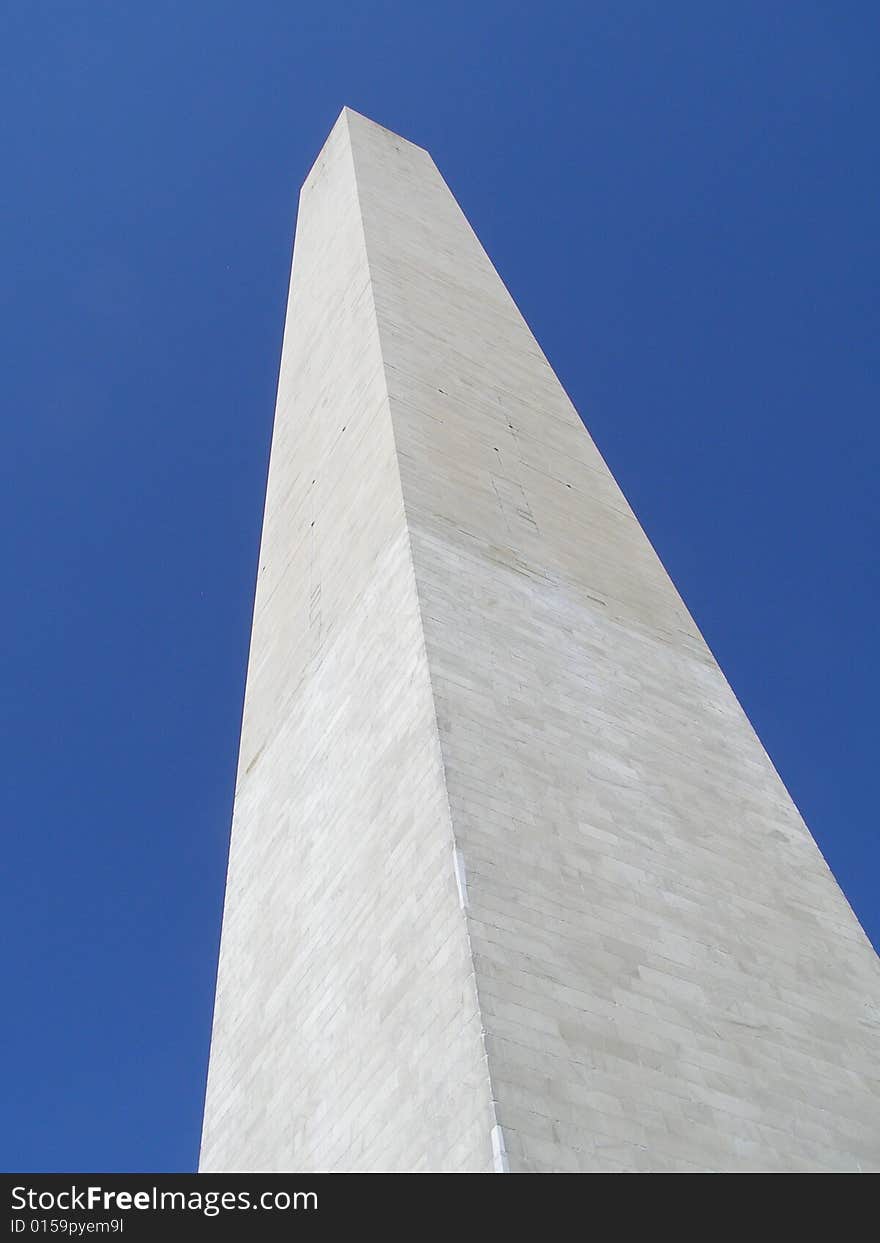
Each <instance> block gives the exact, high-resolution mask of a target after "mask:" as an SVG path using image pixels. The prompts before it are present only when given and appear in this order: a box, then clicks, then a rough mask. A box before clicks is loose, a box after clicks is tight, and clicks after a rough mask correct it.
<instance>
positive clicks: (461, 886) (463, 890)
mask: <svg viewBox="0 0 880 1243" xmlns="http://www.w3.org/2000/svg"><path fill="white" fill-rule="evenodd" d="M345 127H346V131H347V133H348V153H349V156H350V157H351V167H352V175H353V177H354V192H355V197H356V199H357V203H358V208H359V211H358V217H359V219H360V225H361V236H362V237H363V243H364V257H365V260H366V267H367V278H368V279H367V287H368V289H369V291H370V301H371V303H372V306H373V323H374V325H375V330H376V340H377V342H378V346H379V362H380V366H381V368H382V381H383V385H384V388H385V400H386V402H387V405H388V415H389V422H390V425H391V441H392V444H393V445H394V460H395V464H396V467H397V480H398V483H399V485H400V501H401V505H402V507H403V526H404V531H405V532H406V546H407V551H408V560H409V568H410V574H411V576H412V581H413V587H414V588H415V595H416V607H417V609H418V614H419V634H420V637H421V645H422V652H423V654H424V656H425V665H426V668H427V670H428V688H429V691H430V696H431V709H432V713H431V715H432V720H433V725H434V740H435V744H436V749H437V756H438V758H439V761H440V773H441V776H442V779H443V795H444V798H445V800H446V818H447V821H448V823H449V835H450V837H451V838H452V851H451V860H450V862H451V867H452V872H453V877H454V879H455V882H456V887H457V890H458V894H459V905H460V907H461V912H462V915H463V917H464V930H465V937H466V939H467V951H468V956H469V958H470V966H471V975H470V978H471V981H472V983H473V990H474V1000H475V1002H476V1006H477V1016H478V1018H479V1021H480V1043H481V1045H482V1050H483V1064H484V1066H485V1068H486V1081H487V1084H488V1087H489V1105H490V1112H491V1120H492V1127H491V1130H490V1134H489V1142H490V1145H491V1149H492V1164H493V1168H494V1171H495V1173H507V1172H508V1169H509V1166H508V1162H507V1154H506V1151H505V1149H504V1137H503V1132H502V1130H501V1125H500V1123H499V1121H498V1111H497V1103H498V1102H497V1100H496V1098H495V1088H494V1085H493V1083H492V1071H491V1068H490V1064H489V1051H488V1049H487V1047H486V1025H485V1023H484V1022H483V1006H482V1002H481V1000H480V990H479V987H478V985H477V968H476V964H475V962H474V948H473V945H472V944H471V930H470V920H469V919H468V914H467V882H466V879H465V875H466V874H465V864H464V856H463V854H462V852H461V850H460V849H459V846H458V841H457V839H456V836H455V822H454V820H453V818H452V805H451V803H450V802H449V788H448V786H447V782H446V761H445V759H444V757H443V744H442V741H441V738H440V725H439V722H438V720H437V704H436V700H435V698H434V683H433V679H432V677H431V664H430V661H429V660H428V648H427V642H426V640H425V628H424V625H423V623H422V602H421V598H420V596H419V581H418V578H417V576H416V567H415V559H414V557H413V551H412V538H411V536H410V530H409V517H408V515H407V510H406V497H405V496H404V491H403V479H402V478H401V475H400V458H399V455H398V452H397V437H396V435H395V431H394V416H393V414H392V411H391V394H390V392H389V389H388V378H387V371H386V369H385V355H384V353H383V351H382V332H381V329H380V327H379V313H378V311H377V309H376V299H375V295H374V293H373V274H372V270H371V268H370V250H369V247H368V245H367V233H366V225H365V223H364V213H363V205H362V203H361V195H360V187H359V185H358V173H357V161H356V160H355V155H354V141H353V138H352V131H351V123H350V120H349V109H346V110H345ZM499 1143H500V1153H501V1157H499V1156H498V1152H499V1148H498V1144H499Z"/></svg>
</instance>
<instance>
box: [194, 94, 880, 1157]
mask: <svg viewBox="0 0 880 1243" xmlns="http://www.w3.org/2000/svg"><path fill="white" fill-rule="evenodd" d="M535 245H540V236H539V235H538V236H536V238H535ZM707 417H711V415H708V416H707ZM878 1033H880V963H878V959H877V956H876V955H875V953H874V951H873V949H872V947H871V945H870V943H869V942H868V940H867V938H866V936H865V934H864V933H863V931H862V929H861V927H860V926H859V924H858V922H857V920H856V918H855V916H854V915H853V913H852V911H851V909H850V907H849V905H848V904H847V902H846V899H845V898H844V896H843V894H842V893H841V891H840V889H839V888H838V886H837V883H836V882H835V880H834V878H833V876H832V875H831V872H830V871H829V869H828V867H827V865H826V863H825V861H824V860H823V858H822V855H821V854H820V852H819V850H818V848H817V846H816V844H815V842H814V841H813V839H812V837H811V836H810V833H809V831H808V830H807V828H806V826H805V825H804V823H803V820H802V819H801V817H800V815H799V813H798V811H797V810H796V808H795V806H794V804H793V802H792V800H791V798H790V797H789V795H788V793H787V791H786V789H785V787H784V785H783V784H782V782H781V780H780V778H779V776H778V775H777V773H776V771H775V770H774V768H773V765H772V764H771V762H770V760H769V758H768V756H767V754H766V753H765V751H764V749H763V748H762V746H761V743H760V741H759V740H758V738H757V737H756V735H755V733H754V731H753V730H752V728H751V726H750V724H749V722H748V720H747V718H746V716H745V714H744V713H743V710H742V708H741V707H740V705H739V704H738V702H737V700H736V697H735V696H734V694H733V691H732V690H731V688H730V686H729V685H728V683H727V682H726V680H725V678H724V675H723V673H722V672H721V670H720V668H719V667H718V664H717V663H716V661H715V660H714V658H713V656H712V654H711V652H710V651H709V649H708V648H707V646H706V644H705V642H704V640H703V638H702V636H701V635H700V632H699V630H698V629H697V627H696V625H695V623H694V621H693V619H692V618H691V617H690V615H689V613H688V611H687V609H686V608H685V606H684V604H683V603H682V600H681V598H680V596H679V594H678V592H677V591H676V588H675V586H674V585H673V583H672V582H671V580H670V579H669V577H668V576H667V574H666V572H665V571H664V569H663V566H662V565H661V563H660V560H659V559H658V557H657V555H656V553H655V552H654V550H653V548H652V546H651V544H650V543H649V541H648V538H647V537H646V535H645V533H644V532H643V531H642V529H641V527H640V526H639V523H638V521H637V520H636V518H635V517H634V515H633V512H632V510H631V509H630V507H629V505H628V504H627V501H626V499H625V498H624V496H623V494H622V492H621V491H620V489H619V488H618V486H617V484H616V483H615V481H614V479H613V477H612V475H611V473H610V471H609V470H608V468H607V467H606V465H605V463H604V461H603V459H602V457H601V456H600V454H599V452H598V450H597V449H596V447H595V446H594V444H593V442H592V440H591V439H590V436H589V434H588V433H587V431H586V430H585V428H584V426H583V424H582V423H581V420H580V419H579V417H578V415H577V413H576V411H575V410H574V408H573V406H572V404H571V402H570V401H569V399H568V397H567V396H566V394H565V392H564V391H563V389H562V387H561V385H560V383H559V381H558V380H557V379H556V376H555V375H554V373H553V371H552V369H551V367H550V365H549V364H548V362H547V360H546V358H545V357H544V355H543V353H542V352H541V349H540V348H539V346H538V345H537V343H536V341H535V338H534V337H533V336H532V333H531V332H530V330H529V328H528V326H527V325H526V323H525V321H524V320H523V318H522V316H521V314H520V312H519V311H518V309H517V307H516V306H515V304H514V302H513V301H512V299H511V297H510V295H509V294H508V292H507V290H506V289H505V287H504V285H503V283H502V281H501V279H500V278H499V276H498V274H497V273H496V272H495V270H494V268H493V266H492V264H491V262H490V261H489V259H488V257H487V256H486V253H485V251H484V250H483V249H482V247H481V245H480V243H479V241H478V240H477V238H476V236H475V234H474V233H473V231H472V229H471V228H470V225H469V224H468V222H467V220H466V219H465V217H464V215H463V214H462V212H461V210H460V209H459V207H458V205H457V203H456V201H455V199H454V198H453V196H452V194H451V193H450V191H449V189H448V188H447V186H446V184H445V183H444V181H443V179H442V177H441V176H440V174H439V172H438V171H437V169H436V167H435V165H434V163H433V162H432V160H431V157H430V156H429V155H428V154H427V152H425V151H424V150H422V149H421V148H420V147H417V146H414V145H413V144H412V143H410V142H407V141H405V140H404V139H402V138H399V137H397V136H396V135H395V134H393V133H391V132H389V131H388V130H386V129H383V128H381V127H380V126H378V125H375V124H373V123H372V122H370V121H368V120H366V119H365V118H364V117H362V116H359V115H357V114H356V113H353V112H351V111H350V110H348V109H345V110H344V111H343V112H342V114H341V116H340V117H339V119H338V121H337V122H336V124H335V126H334V128H333V130H332V132H331V134H330V136H329V138H328V139H327V142H326V144H325V146H324V148H323V150H322V151H321V154H320V155H319V157H318V159H317V161H316V163H315V165H314V167H313V168H312V170H311V172H310V173H309V175H308V177H307V178H306V181H305V184H304V186H303V188H302V192H301V196H300V206H299V216H298V220H297V227H296V241H295V246H294V258H293V271H292V278H291V286H290V297H289V304H288V310H287V323H286V329H285V335H284V347H283V353H282V360H281V373H280V379H279V384H278V402H277V409H276V416H275V430H274V437H273V441H272V451H271V463H270V470H269V480H268V490H267V497H266V506H265V515H264V525H263V534H262V546H261V550H260V562H259V571H258V577H257V589H256V602H255V607H254V620H253V632H252V639H251V649H250V660H249V667H248V675H247V690H246V696H245V708H244V719H243V726H242V736H241V750H240V756H239V768H238V778H237V786H236V796H235V811H234V818H233V829H232V839H231V847H230V858H229V873H228V881H227V890H226V899H225V909H224V917H223V932H222V941H221V953H220V966H219V976H218V983H217V998H216V1009H215V1016H214V1028H213V1037H212V1044H211V1056H210V1069H209V1076H208V1090H207V1102H206V1108H205V1121H204V1131H203V1137H202V1149H201V1169H202V1170H205V1171H236V1170H239V1171H298V1172H314V1171H324V1170H327V1171H361V1170H372V1171H426V1170H427V1171H473V1172H487V1173H488V1172H493V1171H494V1172H506V1171H510V1172H514V1173H515V1172H553V1171H606V1170H612V1171H613V1170H619V1171H638V1170H656V1171H664V1170H669V1171H697V1170H722V1171H737V1170H762V1171H763V1170H766V1171H772V1170H812V1171H822V1170H877V1169H878V1168H880V1078H878V1076H880V1069H878V1050H880V1040H878Z"/></svg>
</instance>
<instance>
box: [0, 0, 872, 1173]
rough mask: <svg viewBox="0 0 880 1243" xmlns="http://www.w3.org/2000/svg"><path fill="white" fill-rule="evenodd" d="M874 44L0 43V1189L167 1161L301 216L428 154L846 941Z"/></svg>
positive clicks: (717, 0)
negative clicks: (556, 386)
mask: <svg viewBox="0 0 880 1243" xmlns="http://www.w3.org/2000/svg"><path fill="white" fill-rule="evenodd" d="M878 51H880V7H878V6H877V4H876V3H864V4H859V3H850V2H840V0H827V2H825V3H815V2H810V0H789V2H787V3H786V2H780V3H774V4H767V3H766V0H757V2H755V0H737V2H736V3H722V2H721V0H709V2H706V0H693V2H688V0H677V2H676V3H674V4H657V3H647V2H645V3H638V2H637V0H608V2H607V3H606V2H599V0H579V2H574V0H573V2H572V3H570V4H562V3H554V2H553V0H545V3H543V4H536V3H528V4H525V3H514V2H511V0H507V2H505V3H500V2H497V3H496V2H492V3H489V2H485V0H466V2H460V0H444V2H443V3H442V4H437V5H426V4H420V3H414V2H413V0H406V2H395V3H391V2H388V3H352V4H322V5H316V4H314V3H310V4H308V5H305V4H299V3H297V2H296V0H276V2H270V0H246V2H245V0H238V2H231V0H210V2H209V0H186V2H185V3H180V2H179V0H175V2H174V3H171V2H169V0H149V3H147V2H143V3H118V0H77V2H72V0H71V2H69V0H54V2H51V3H50V2H47V0H10V2H8V3H6V4H4V5H3V6H2V10H0V118H2V122H0V124H2V170H3V184H2V198H0V213H2V222H3V223H2V229H0V250H2V272H3V281H2V286H0V299H2V312H0V326H2V336H0V339H2V342H3V365H2V368H0V392H2V406H0V410H2V438H3V445H2V454H0V472H2V475H0V504H2V513H0V532H2V539H3V554H2V564H3V580H2V582H3V590H4V594H5V601H4V606H3V610H2V632H3V634H2V640H3V641H2V643H0V661H2V671H0V705H2V706H0V736H2V769H0V776H2V804H0V806H2V814H3V859H2V869H0V875H2V892H0V920H2V927H0V935H2V942H0V943H2V946H3V951H2V953H3V962H2V979H3V994H4V999H5V1006H4V1018H3V1022H2V1027H0V1031H2V1036H0V1041H2V1048H3V1064H4V1068H5V1070H6V1075H5V1079H6V1083H5V1088H4V1093H3V1096H4V1098H5V1103H4V1105H3V1107H2V1108H3V1110H4V1112H5V1113H6V1115H7V1116H6V1117H5V1118H4V1119H2V1121H0V1168H3V1169H6V1170H13V1169H32V1170H166V1171H171V1170H188V1169H192V1168H194V1166H195V1163H196V1160H197V1150H198V1136H199V1126H200V1118H201V1109H202V1100H203V1093H204V1079H205V1069H206V1061H207V1053H208V1042H209V1035H210V1021H211V1008H212V1001H213V988H214V973H215V969H216V956H217V944H218V936H219V926H220V914H221V903H222V896H223V882H224V874H225V866H226V851H227V843H228V834H229V826H230V816H231V806H232V792H233V784H234V776H235V763H236V754H237V746H238V729H239V720H240V713H241V703H242V695H243V689H244V676H245V661H246V656H247V646H248V637H249V628H250V614H251V605H252V595H253V584H254V576H255V570H256V557H257V548H258V540H259V531H260V521H261V513H262V503H263V488H264V481H265V472H266V465H267V457H268V449H269V438H270V433H271V426H272V414H273V401H274V393H275V384H276V378H277V368H278V359H279V352H280V346H281V333H282V327H283V316H284V308H285V299H286V290H287V281H288V272H289V264H290V251H291V243H292V237H293V228H294V221H295V212H296V197H297V192H298V188H299V184H300V182H301V181H302V179H303V177H304V175H305V173H306V171H307V169H308V167H309V165H310V164H311V162H312V160H313V159H314V157H315V155H316V153H317V151H318V149H319V148H320V146H321V145H322V143H323V141H324V138H325V136H326V134H327V132H328V131H329V129H330V127H331V125H332V124H333V121H334V119H335V118H336V116H337V114H338V112H339V110H340V108H341V107H342V105H343V104H348V105H350V106H351V107H353V108H355V109H357V110H358V111H360V112H363V113H365V114H367V115H368V116H370V117H372V118H374V119H375V120H377V121H379V122H381V123H382V124H383V125H386V126H388V127H390V128H392V129H395V130H398V131H399V132H400V133H402V134H404V135H405V136H406V137H408V138H411V139H413V140H414V141H416V142H418V143H420V144H421V145H423V146H427V147H428V148H429V149H430V150H431V152H432V154H433V155H434V157H435V159H436V161H437V163H438V164H439V166H440V169H441V171H442V172H443V173H444V175H445V176H446V178H447V180H448V181H449V183H450V185H451V187H452V189H453V192H454V193H455V194H456V196H457V197H458V199H459V202H460V203H461V205H462V207H463V208H464V210H465V212H466V213H467V214H468V216H469V218H470V220H471V222H472V224H473V225H474V227H475V229H476V230H477V232H478V234H479V235H480V237H481V239H482V241H483V243H484V245H485V246H486V248H487V250H488V251H489V254H490V255H491V257H492V258H493V260H494V261H495V263H496V266H497V267H498V268H499V271H500V272H501V274H502V276H503V277H504V279H505V281H506V283H507V284H508V287H509V288H510V290H511V292H512V293H513V295H514V297H515V298H516V300H517V302H518V303H519V305H520V307H521V309H522V311H523V313H524V314H525V316H526V318H527V319H528V320H529V322H530V324H531V325H532V327H533V329H534V331H535V333H536V335H537V337H538V339H539V341H540V342H541V344H542V346H543V347H544V349H545V351H546V353H547V355H548V357H549V358H550V361H551V363H552V364H553V365H554V367H555V368H556V370H557V373H558V374H559V376H560V379H561V380H562V382H563V384H564V385H565V386H566V388H567V389H568V391H569V393H570V395H571V396H572V398H573V400H574V402H575V405H576V406H577V407H578V408H579V410H580V411H581V413H582V415H583V417H584V419H585V420H586V422H587V424H588V426H589V427H590V429H591V431H592V433H593V435H594V438H595V439H596V441H597V443H598V445H599V447H600V448H601V450H602V451H603V453H604V454H605V456H606V458H607V460H608V462H609V464H610V466H611V467H612V469H613V470H614V472H615V474H616V475H617V478H618V480H619V482H620V484H621V486H622V487H623V489H624V491H625V492H626V494H627V496H628V497H629V499H630V501H631V503H632V505H633V506H634V508H635V510H636V513H637V514H638V516H639V517H640V519H641V521H642V523H643V524H644V526H645V528H646V530H647V532H648V534H649V535H650V537H651V539H652V540H653V542H654V545H655V547H656V548H657V549H658V551H659V553H660V555H661V557H662V558H663V560H664V562H665V564H666V566H667V568H668V570H669V571H670V573H671V575H672V577H673V579H674V580H675V582H676V583H677V585H678V587H679V589H680V590H681V592H682V594H683V596H684V598H685V600H686V602H687V604H688V605H689V607H690V609H691V611H692V612H693V614H694V616H695V618H696V620H697V622H698V624H699V625H700V627H701V628H702V630H703V633H704V634H705V636H706V638H707V640H708V642H709V644H710V646H711V647H712V648H713V650H714V652H715V654H716V656H717V657H718V659H719V661H720V663H721V665H722V667H723V668H724V670H725V672H726V673H727V675H728V677H729V679H730V681H731V683H732V684H733V687H734V689H735V690H736V692H737V694H738V695H739V697H740V700H741V701H742V703H743V705H744V707H745V709H746V711H747V712H748V714H749V716H750V718H751V719H752V721H753V722H754V724H755V726H756V728H757V730H758V732H759V734H760V735H761V737H762V739H763V741H764V743H765V745H766V747H767V749H768V750H769V752H770V755H771V756H772V758H773V760H774V762H775V763H776V765H777V767H778V768H779V770H780V772H781V774H782V776H783V778H784V780H785V781H786V783H787V785H788V787H789V789H790V791H791V793H792V796H793V798H794V800H795V802H796V803H797V804H798V806H799V807H800V809H801V811H802V812H803V814H804V816H805V818H806V820H807V822H808V824H809V825H810V826H811V828H812V830H813V832H814V834H815V836H816V838H817V840H818V842H819V844H820V846H821V847H822V850H823V851H824V853H825V856H826V858H827V859H828V861H829V863H830V864H831V866H832V868H833V869H834V871H835V873H836V875H837V877H838V879H839V881H840V883H841V884H842V886H843V888H844V890H845V891H846V893H847V895H848V897H849V899H850V901H851V902H852V904H853V906H854V908H855V910H856V912H857V914H858V916H859V918H860V919H861V921H862V923H863V925H864V926H865V928H866V929H867V931H868V932H869V934H870V935H871V936H872V938H873V939H874V941H875V944H877V943H878V942H880V879H878V871H880V869H878V864H880V839H878V829H877V791H876V776H877V742H878V729H877V705H878V703H880V685H878V661H877V613H878V596H880V591H878V561H877V534H878V522H877V518H878V513H877V507H878V499H877V498H878V487H877V482H876V470H877V460H878V449H880V443H878V441H880V435H878V408H880V401H878V398H880V367H878V341H880V336H878V288H880V282H878V277H880V270H878V269H880V262H878V260H880V254H878V251H880V244H878V239H880V230H878V219H880V202H878V199H880V195H878V190H880V161H878V158H877V156H878V152H877V120H878V117H880V80H878V74H877V57H878Z"/></svg>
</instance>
